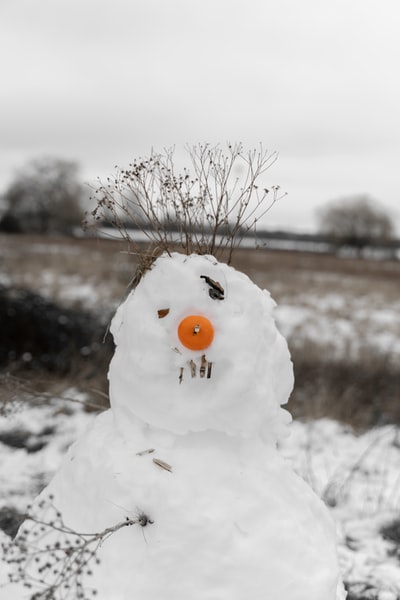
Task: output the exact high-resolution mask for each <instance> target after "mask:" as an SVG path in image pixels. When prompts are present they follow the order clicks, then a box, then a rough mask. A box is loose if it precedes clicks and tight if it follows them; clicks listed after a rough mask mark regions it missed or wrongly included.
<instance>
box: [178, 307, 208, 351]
mask: <svg viewBox="0 0 400 600" xmlns="http://www.w3.org/2000/svg"><path fill="white" fill-rule="evenodd" d="M178 337H179V339H180V341H181V343H182V344H183V345H184V346H185V347H186V348H189V350H205V348H208V346H209V345H210V344H211V342H212V341H213V339H214V327H213V326H212V323H211V321H210V320H209V319H207V317H202V316H201V315H190V316H188V317H185V318H184V319H183V320H182V321H181V322H180V323H179V325H178Z"/></svg>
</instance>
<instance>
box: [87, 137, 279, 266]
mask: <svg viewBox="0 0 400 600" xmlns="http://www.w3.org/2000/svg"><path fill="white" fill-rule="evenodd" d="M186 151H187V154H188V157H189V165H190V166H189V168H187V167H183V169H182V170H180V171H178V170H177V167H176V165H175V156H174V150H173V149H170V150H165V151H164V153H155V152H152V153H151V154H150V156H149V157H148V158H144V159H142V158H139V159H137V160H134V161H133V162H132V163H131V164H130V165H129V167H128V168H126V169H118V168H117V171H116V174H115V175H114V176H113V177H109V178H108V179H107V181H106V183H105V184H102V183H101V182H100V183H101V185H100V187H99V188H98V189H97V190H96V192H95V199H96V202H97V205H96V208H95V209H94V210H93V211H92V213H91V215H90V218H91V219H93V220H94V222H95V223H96V222H97V224H98V223H99V222H100V223H101V224H108V225H111V226H112V227H113V228H115V229H116V230H117V232H118V235H119V236H122V237H123V238H124V239H126V240H127V241H129V243H130V245H131V247H132V249H133V251H134V252H135V253H137V254H138V255H139V258H140V259H141V268H142V270H145V269H146V268H148V266H149V256H150V257H152V256H153V255H158V254H160V253H163V252H167V253H170V252H171V251H172V250H174V249H178V250H180V251H183V252H184V253H186V254H192V253H198V254H212V255H214V256H215V257H217V258H218V257H219V256H221V254H222V253H226V260H227V262H228V263H229V262H230V261H231V258H232V253H233V251H234V249H235V248H236V247H237V246H238V245H239V244H240V242H241V240H242V238H243V236H244V235H246V234H247V233H249V232H250V231H255V230H256V226H257V222H258V221H259V220H260V219H261V218H262V217H263V216H264V215H265V213H266V212H267V211H268V210H269V209H270V208H271V207H272V205H273V204H274V203H275V202H276V201H277V200H278V199H279V198H281V197H282V196H283V195H284V194H281V195H280V193H279V189H280V188H279V186H270V187H265V185H264V184H262V183H261V182H260V180H261V178H262V176H263V175H264V174H265V172H266V171H267V170H268V169H269V168H270V167H271V166H272V165H273V163H274V162H275V161H276V160H277V153H276V152H272V153H270V152H268V151H265V150H264V149H263V148H262V146H261V145H260V148H259V149H258V150H250V151H247V152H245V151H244V149H243V145H242V144H240V143H238V144H228V145H227V150H226V151H224V150H223V149H222V148H220V147H219V146H210V145H209V144H199V145H196V146H192V147H187V148H186ZM90 218H89V216H88V218H87V221H86V224H87V225H88V224H89V223H90ZM132 230H139V231H141V232H142V235H144V237H145V239H146V240H147V242H148V243H149V246H150V251H149V253H148V254H147V255H145V253H144V252H143V249H142V247H141V246H140V244H139V243H138V241H137V240H135V239H134V235H133V234H132Z"/></svg>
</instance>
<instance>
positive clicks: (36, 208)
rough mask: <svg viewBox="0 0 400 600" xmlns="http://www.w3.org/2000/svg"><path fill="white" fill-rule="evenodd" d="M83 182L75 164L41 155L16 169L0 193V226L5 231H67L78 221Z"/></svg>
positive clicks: (74, 226) (67, 232) (80, 210)
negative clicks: (0, 206)
mask: <svg viewBox="0 0 400 600" xmlns="http://www.w3.org/2000/svg"><path fill="white" fill-rule="evenodd" d="M82 197H83V186H82V185H81V183H80V182H79V180H78V165H77V164H76V163H75V162H72V161H67V160H61V159H57V158H40V159H36V160H33V161H32V162H30V163H29V164H28V165H27V166H26V167H25V168H24V169H22V170H21V171H19V172H18V173H17V175H16V177H15V179H14V180H13V181H12V182H11V184H10V185H9V187H8V189H7V190H6V192H5V193H4V194H3V196H2V200H3V204H4V205H5V211H4V212H3V214H2V217H1V219H0V230H2V231H5V232H8V233H38V234H48V233H61V234H67V235H70V234H72V233H73V232H74V230H75V229H76V228H77V227H79V226H80V225H81V222H82V218H83V208H82Z"/></svg>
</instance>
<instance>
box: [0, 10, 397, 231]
mask: <svg viewBox="0 0 400 600" xmlns="http://www.w3.org/2000/svg"><path fill="white" fill-rule="evenodd" d="M399 31H400V3H399V1H398V0H379V1H378V0H302V1H300V0H242V1H238V0H106V1H105V0H1V3H0V56H1V58H0V64H1V71H0V73H1V82H0V86H1V93H0V109H1V110H0V192H1V191H3V190H4V189H5V187H6V185H7V183H8V182H9V181H10V180H11V179H12V177H13V176H14V174H15V171H16V170H17V169H19V168H21V167H23V165H24V164H25V162H26V161H27V160H29V159H31V158H34V157H39V156H43V155H52V156H57V157H60V158H66V159H73V160H77V161H78V162H79V163H80V165H81V173H82V177H83V179H84V180H85V181H94V180H95V179H96V177H98V176H99V177H103V178H104V177H106V176H107V175H109V174H110V173H112V172H113V170H114V165H116V164H118V165H121V166H124V165H126V164H127V163H128V162H129V161H130V160H131V159H132V158H133V157H135V156H138V155H145V154H147V153H148V152H149V151H150V149H151V147H154V148H155V149H156V150H162V149H163V147H165V146H168V147H170V146H172V145H175V146H176V147H177V149H180V148H183V146H184V145H185V144H186V143H189V144H194V143H197V142H210V143H212V144H214V143H218V142H220V143H222V144H224V143H225V142H226V141H228V140H229V141H232V142H234V141H242V142H243V143H244V144H245V145H246V146H251V147H253V146H255V145H257V144H258V143H259V142H262V143H263V145H264V147H266V148H269V149H270V150H277V151H278V152H279V161H278V162H277V163H276V164H275V165H274V166H273V167H272V168H271V170H270V171H269V177H270V180H269V184H279V185H280V186H281V187H282V188H283V189H284V190H286V191H287V192H288V195H287V196H286V197H285V199H284V200H283V201H282V202H281V203H280V204H279V205H278V206H277V205H276V206H275V207H274V208H273V210H272V211H270V213H269V214H268V219H267V222H266V225H267V226H269V227H278V226H279V227H284V228H285V229H290V228H292V229H306V230H308V229H310V228H312V227H313V225H314V216H315V210H316V207H318V206H321V205H322V204H323V203H324V202H326V201H329V200H332V199H335V198H338V197H342V196H347V195H351V194H355V193H368V194H370V195H371V196H372V197H374V198H376V199H377V200H378V201H379V203H380V204H382V205H383V206H386V207H388V208H389V209H390V210H391V211H393V216H394V218H395V219H396V223H397V224H398V225H399V230H400V207H399V208H398V206H399V201H398V194H399V192H398V187H399V186H398V175H399V159H400V75H399V73H400V68H399V62H400V34H399Z"/></svg>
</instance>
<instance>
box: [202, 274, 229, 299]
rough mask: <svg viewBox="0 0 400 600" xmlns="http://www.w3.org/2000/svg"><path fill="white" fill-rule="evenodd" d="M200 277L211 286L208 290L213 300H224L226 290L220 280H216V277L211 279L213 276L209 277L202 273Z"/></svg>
mask: <svg viewBox="0 0 400 600" xmlns="http://www.w3.org/2000/svg"><path fill="white" fill-rule="evenodd" d="M200 279H204V281H205V282H206V283H207V285H209V286H210V289H209V290H208V294H209V296H210V298H212V299H213V300H224V298H225V291H224V288H223V287H222V285H221V284H220V283H219V281H214V279H211V277H208V276H207V275H200Z"/></svg>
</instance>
